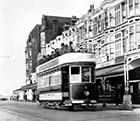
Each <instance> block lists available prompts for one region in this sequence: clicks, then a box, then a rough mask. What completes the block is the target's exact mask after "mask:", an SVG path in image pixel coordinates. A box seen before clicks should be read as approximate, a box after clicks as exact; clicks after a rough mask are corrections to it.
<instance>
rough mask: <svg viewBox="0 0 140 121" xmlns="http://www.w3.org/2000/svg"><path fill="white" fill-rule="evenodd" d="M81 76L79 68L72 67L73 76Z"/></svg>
mask: <svg viewBox="0 0 140 121" xmlns="http://www.w3.org/2000/svg"><path fill="white" fill-rule="evenodd" d="M75 74H80V68H79V67H71V75H75Z"/></svg>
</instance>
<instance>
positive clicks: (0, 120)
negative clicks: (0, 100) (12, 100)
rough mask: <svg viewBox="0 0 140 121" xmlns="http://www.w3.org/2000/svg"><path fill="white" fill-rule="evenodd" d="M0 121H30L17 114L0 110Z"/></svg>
mask: <svg viewBox="0 0 140 121" xmlns="http://www.w3.org/2000/svg"><path fill="white" fill-rule="evenodd" d="M0 121H29V120H28V119H25V118H23V117H19V116H16V115H14V114H12V113H10V112H5V111H1V110H0Z"/></svg>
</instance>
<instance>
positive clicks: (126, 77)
mask: <svg viewBox="0 0 140 121" xmlns="http://www.w3.org/2000/svg"><path fill="white" fill-rule="evenodd" d="M128 65H129V63H128V57H127V55H126V53H125V54H124V86H125V93H124V96H123V106H124V107H125V108H127V109H130V110H131V109H132V102H131V95H130V94H129V68H128Z"/></svg>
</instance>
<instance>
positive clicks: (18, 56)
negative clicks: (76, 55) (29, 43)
mask: <svg viewBox="0 0 140 121" xmlns="http://www.w3.org/2000/svg"><path fill="white" fill-rule="evenodd" d="M102 1H103V0H0V95H1V94H6V95H7V94H11V93H12V91H13V90H14V89H17V88H20V87H21V86H22V85H25V54H24V51H25V46H26V40H27V38H28V35H29V33H30V31H31V30H32V29H33V28H34V26H35V25H36V24H41V18H42V15H43V14H44V15H52V16H66V17H71V16H73V15H75V16H77V17H81V16H82V15H84V14H85V13H87V11H88V9H89V7H90V5H91V4H94V5H95V7H97V6H99V4H100V3H101V2H102Z"/></svg>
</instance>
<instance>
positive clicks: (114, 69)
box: [95, 64, 124, 77]
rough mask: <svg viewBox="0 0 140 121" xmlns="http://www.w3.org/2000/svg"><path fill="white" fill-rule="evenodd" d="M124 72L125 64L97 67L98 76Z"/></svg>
mask: <svg viewBox="0 0 140 121" xmlns="http://www.w3.org/2000/svg"><path fill="white" fill-rule="evenodd" d="M123 72H124V65H123V64H121V65H115V66H110V67H107V68H100V69H96V71H95V74H96V77H103V76H110V75H116V74H123Z"/></svg>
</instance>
